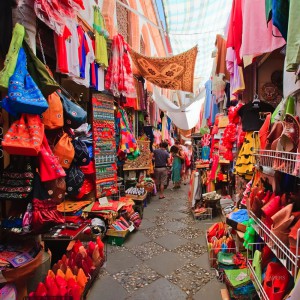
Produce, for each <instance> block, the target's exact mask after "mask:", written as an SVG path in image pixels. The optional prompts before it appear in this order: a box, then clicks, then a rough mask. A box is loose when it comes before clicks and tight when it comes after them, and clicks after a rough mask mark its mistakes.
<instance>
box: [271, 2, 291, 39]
mask: <svg viewBox="0 0 300 300" xmlns="http://www.w3.org/2000/svg"><path fill="white" fill-rule="evenodd" d="M289 6H290V4H289V1H287V0H272V13H270V19H269V20H268V22H269V21H270V20H271V18H272V21H273V24H274V26H276V27H277V28H278V30H279V31H280V33H281V35H282V36H283V38H284V39H285V40H287V32H288V23H289ZM266 9H267V8H266Z"/></svg>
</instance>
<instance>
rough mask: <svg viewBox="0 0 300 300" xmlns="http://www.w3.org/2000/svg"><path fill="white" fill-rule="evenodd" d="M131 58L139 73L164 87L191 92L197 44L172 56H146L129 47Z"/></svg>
mask: <svg viewBox="0 0 300 300" xmlns="http://www.w3.org/2000/svg"><path fill="white" fill-rule="evenodd" d="M129 51H130V55H131V58H132V60H133V62H134V64H135V66H136V67H137V69H138V71H139V72H140V75H141V76H143V77H144V78H146V79H147V80H148V81H150V82H151V83H153V84H155V85H157V86H159V87H161V88H165V89H171V90H181V91H186V92H191V93H193V82H194V70H195V62H196V57H197V52H198V50H197V46H195V47H193V48H192V49H190V50H188V51H186V52H183V53H180V54H178V55H174V56H172V57H160V58H157V57H148V56H144V55H142V54H139V53H137V52H135V51H134V50H132V49H130V50H129Z"/></svg>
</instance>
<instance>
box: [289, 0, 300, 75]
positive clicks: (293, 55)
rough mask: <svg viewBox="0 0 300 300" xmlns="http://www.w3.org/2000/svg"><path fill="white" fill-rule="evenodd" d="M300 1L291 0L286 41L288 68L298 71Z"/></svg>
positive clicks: (299, 57) (299, 62) (299, 60)
mask: <svg viewBox="0 0 300 300" xmlns="http://www.w3.org/2000/svg"><path fill="white" fill-rule="evenodd" d="M299 11H300V1H299V0H290V16H289V26H288V28H289V30H288V35H287V43H286V70H287V71H288V72H296V71H297V70H298V67H299V64H300V43H299V41H300V30H299V28H300V18H299Z"/></svg>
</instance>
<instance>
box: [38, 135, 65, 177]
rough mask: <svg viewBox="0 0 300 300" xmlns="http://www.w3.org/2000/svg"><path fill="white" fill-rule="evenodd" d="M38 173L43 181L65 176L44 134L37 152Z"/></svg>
mask: <svg viewBox="0 0 300 300" xmlns="http://www.w3.org/2000/svg"><path fill="white" fill-rule="evenodd" d="M39 173H40V176H41V181H43V182H44V181H50V180H54V179H57V178H61V177H64V176H66V173H65V171H64V169H63V168H62V166H61V165H60V163H59V161H58V157H57V156H55V155H54V154H53V152H52V150H51V149H50V146H49V144H48V141H47V138H46V136H45V135H44V138H43V143H42V147H41V151H40V153H39Z"/></svg>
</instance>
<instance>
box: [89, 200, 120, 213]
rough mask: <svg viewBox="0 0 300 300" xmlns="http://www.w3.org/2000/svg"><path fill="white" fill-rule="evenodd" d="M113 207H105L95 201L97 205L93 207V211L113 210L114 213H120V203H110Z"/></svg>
mask: <svg viewBox="0 0 300 300" xmlns="http://www.w3.org/2000/svg"><path fill="white" fill-rule="evenodd" d="M108 202H109V203H110V204H112V205H111V206H105V205H100V203H99V202H97V201H95V204H94V205H93V208H92V211H100V210H112V211H118V205H119V202H118V201H108Z"/></svg>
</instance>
